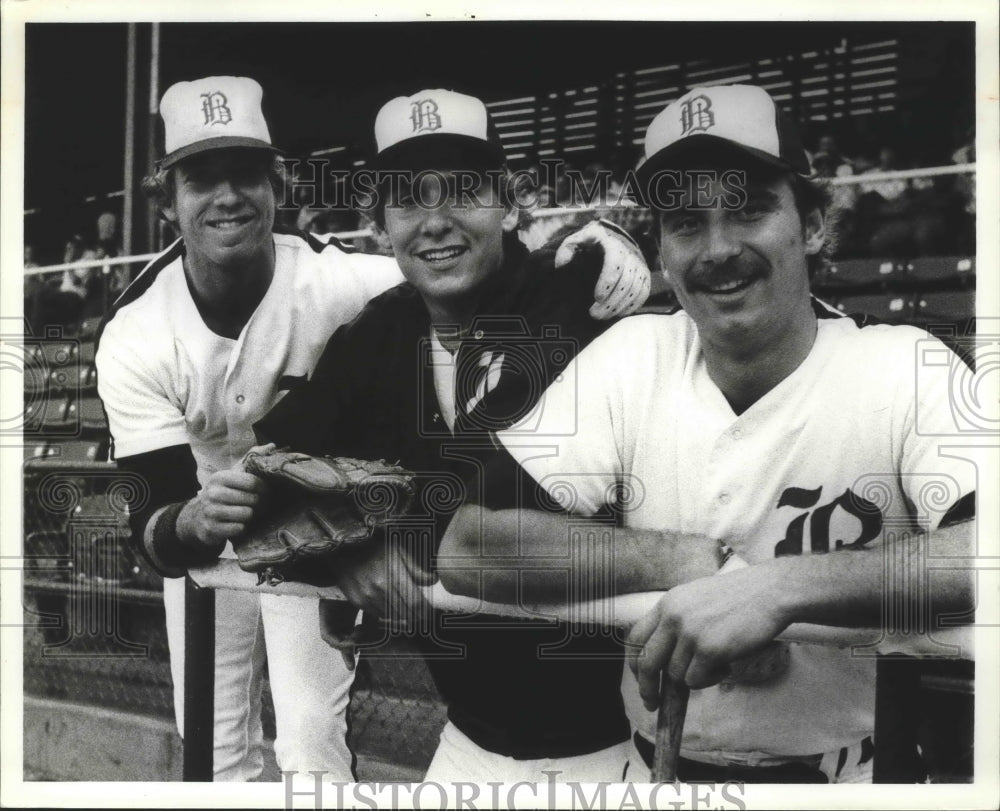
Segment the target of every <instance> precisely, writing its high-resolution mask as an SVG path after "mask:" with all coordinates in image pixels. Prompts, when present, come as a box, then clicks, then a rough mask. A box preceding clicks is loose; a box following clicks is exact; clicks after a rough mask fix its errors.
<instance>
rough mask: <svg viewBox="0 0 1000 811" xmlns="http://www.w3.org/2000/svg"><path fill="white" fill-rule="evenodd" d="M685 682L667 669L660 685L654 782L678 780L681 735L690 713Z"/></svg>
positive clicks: (688, 692) (652, 776) (654, 754)
mask: <svg viewBox="0 0 1000 811" xmlns="http://www.w3.org/2000/svg"><path fill="white" fill-rule="evenodd" d="M690 692H691V691H690V690H689V689H688V686H687V685H686V684H678V683H677V682H674V681H671V680H670V679H669V678H668V677H667V674H666V673H665V672H664V674H663V676H662V683H661V686H660V712H659V715H658V716H657V718H656V749H655V750H654V753H653V770H652V774H651V778H652V781H653V782H654V783H673V782H674V781H675V780H676V779H677V761H678V760H679V759H680V755H681V735H682V734H683V733H684V716H685V715H687V706H688V695H689V694H690Z"/></svg>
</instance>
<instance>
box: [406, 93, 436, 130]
mask: <svg viewBox="0 0 1000 811" xmlns="http://www.w3.org/2000/svg"><path fill="white" fill-rule="evenodd" d="M410 107H411V108H412V110H411V111H410V121H411V122H412V123H413V131H414V132H434V130H439V129H441V116H440V115H438V106H437V102H436V101H434V99H420V100H419V101H414V102H412V103H411V104H410Z"/></svg>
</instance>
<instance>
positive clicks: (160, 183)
mask: <svg viewBox="0 0 1000 811" xmlns="http://www.w3.org/2000/svg"><path fill="white" fill-rule="evenodd" d="M270 157H271V160H270V162H269V163H268V165H267V176H268V180H270V182H271V188H272V189H274V196H275V199H276V200H277V202H278V203H279V204H280V203H281V202H282V201H283V200H284V199H285V195H286V190H287V186H288V175H287V172H286V171H285V162H284V160H283V159H282V157H281V156H280V155H271V156H270ZM142 191H143V194H145V195H146V197H147V198H149V200H150V201H152V203H153V205H154V206H155V207H156V213H157V215H158V216H159V217H160V219H161V220H165V219H166V217H164V216H163V209H164V208H166V207H168V206H170V205H172V204H173V202H174V195H175V194H176V192H177V181H176V178H175V175H174V167H173V166H171V167H169V168H167V169H160V168H157V169H156V171H155V172H153V174H151V175H146V176H145V177H144V178H143V179H142Z"/></svg>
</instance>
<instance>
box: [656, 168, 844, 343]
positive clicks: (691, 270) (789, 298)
mask: <svg viewBox="0 0 1000 811" xmlns="http://www.w3.org/2000/svg"><path fill="white" fill-rule="evenodd" d="M745 190H746V200H745V203H744V204H743V205H742V206H739V207H731V208H729V209H727V208H724V207H714V208H711V209H709V210H699V209H697V208H695V207H693V206H692V205H691V203H692V200H691V199H690V198H689V197H687V198H685V199H684V200H682V201H681V202H680V205H678V206H677V207H675V208H674V209H673V210H669V211H661V212H659V230H660V258H661V261H662V263H663V268H664V270H666V271H667V273H668V274H669V276H670V279H671V281H672V283H673V286H674V289H675V291H676V293H677V298H678V299H679V300H680V303H681V304H682V306H683V307H684V309H685V311H686V312H687V313H688V314H689V315H690V316H691V318H692V319H694V321H695V323H696V324H697V327H698V333H699V335H700V336H701V339H702V342H703V343H704V344H705V346H706V349H715V350H718V351H720V352H722V353H724V354H726V355H727V356H729V357H731V358H738V357H746V356H749V355H753V354H756V353H759V352H760V351H761V350H762V349H764V348H765V347H766V348H771V349H773V348H775V347H782V346H784V347H785V348H787V349H788V350H790V351H791V352H793V353H795V354H798V353H799V351H800V350H801V349H802V348H803V344H804V345H805V346H804V348H805V349H806V350H807V349H808V346H811V343H812V339H813V335H814V329H815V323H814V318H815V317H814V316H813V314H812V307H811V301H810V292H809V276H808V272H807V259H806V257H807V255H809V254H813V253H817V252H818V251H819V250H820V249H821V248H822V246H823V238H824V222H823V216H822V214H821V213H820V212H819V211H818V210H813V211H811V212H807V213H806V215H805V216H804V217H802V216H800V214H799V211H798V209H797V207H796V204H795V196H794V193H793V191H792V186H791V182H790V179H789V178H788V176H784V175H778V176H775V175H774V174H773V173H770V172H768V173H765V174H759V175H758V176H756V177H755V176H754V175H753V174H752V173H750V172H748V174H747V184H746V187H745ZM726 191H731V187H730V188H728V189H727V188H723V187H722V185H721V184H718V183H716V184H714V185H713V187H712V192H713V196H714V197H716V198H718V197H719V196H720V195H723V194H724V193H725V192H726Z"/></svg>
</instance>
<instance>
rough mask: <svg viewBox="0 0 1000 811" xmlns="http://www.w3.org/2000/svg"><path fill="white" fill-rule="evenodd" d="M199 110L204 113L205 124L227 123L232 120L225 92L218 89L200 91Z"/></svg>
mask: <svg viewBox="0 0 1000 811" xmlns="http://www.w3.org/2000/svg"><path fill="white" fill-rule="evenodd" d="M201 97H202V99H203V101H202V103H201V111H202V112H203V113H204V114H205V124H206V125H208V124H212V125H214V124H228V123H229V122H230V121H232V120H233V114H232V112H231V111H230V109H229V106H228V104H227V101H228V99H227V98H226V96H225V94H223V93H220V92H219V91H218V90H213V91H212V92H211V93H202V94H201Z"/></svg>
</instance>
